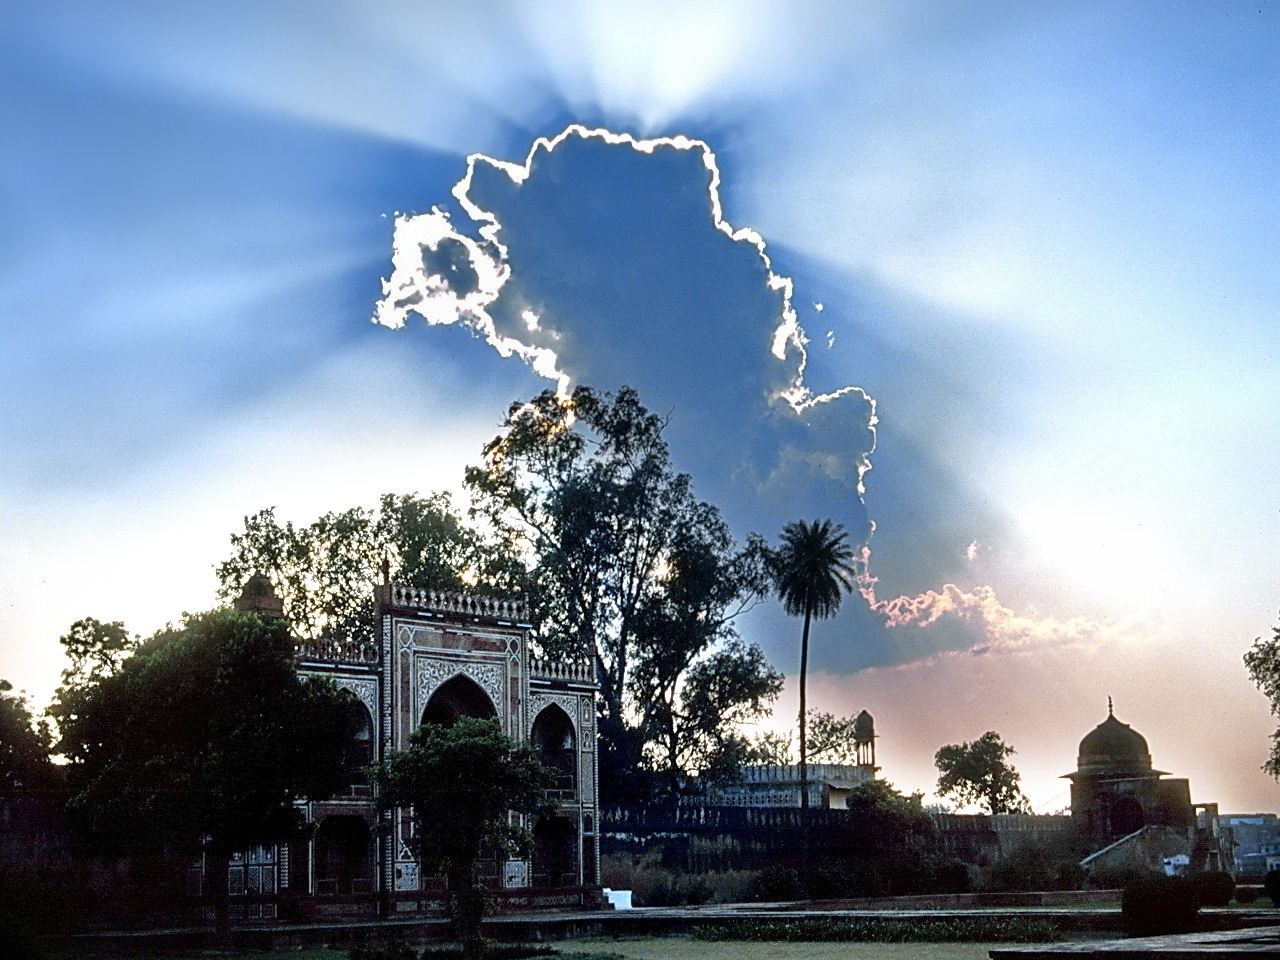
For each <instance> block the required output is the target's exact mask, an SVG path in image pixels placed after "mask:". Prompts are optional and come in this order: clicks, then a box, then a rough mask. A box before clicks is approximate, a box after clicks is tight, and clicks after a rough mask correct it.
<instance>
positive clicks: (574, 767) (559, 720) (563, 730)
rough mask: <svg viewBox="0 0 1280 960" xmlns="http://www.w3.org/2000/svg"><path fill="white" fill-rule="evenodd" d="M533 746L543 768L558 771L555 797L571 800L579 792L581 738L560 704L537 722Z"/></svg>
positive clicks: (546, 710) (531, 738)
mask: <svg viewBox="0 0 1280 960" xmlns="http://www.w3.org/2000/svg"><path fill="white" fill-rule="evenodd" d="M529 743H530V745H531V746H532V747H533V749H534V750H536V751H537V752H538V759H539V761H541V763H542V765H543V766H545V767H549V768H550V769H552V770H554V771H555V774H556V782H555V787H554V792H555V794H554V795H557V796H559V797H560V798H561V799H569V798H571V796H572V795H573V794H574V793H575V792H576V791H577V788H578V735H577V731H576V730H575V729H574V726H573V720H572V719H571V718H570V717H569V714H567V713H566V712H565V711H564V709H563V708H562V707H561V706H560V705H559V704H555V703H552V704H549V705H548V706H546V707H544V708H543V709H542V710H541V711H540V712H539V713H538V715H537V717H535V718H534V721H533V728H532V730H531V731H530V734H529Z"/></svg>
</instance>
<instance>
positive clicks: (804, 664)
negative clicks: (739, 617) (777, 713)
mask: <svg viewBox="0 0 1280 960" xmlns="http://www.w3.org/2000/svg"><path fill="white" fill-rule="evenodd" d="M811 612H812V611H811V604H810V602H809V600H808V599H807V598H806V599H805V603H804V632H803V633H802V634H801V637H800V879H801V882H802V883H804V885H805V889H806V892H807V890H808V887H809V875H810V870H809V751H808V740H807V739H806V727H805V713H806V711H807V710H808V706H809V704H808V699H807V697H806V692H807V691H806V684H807V683H808V680H809V620H810V614H811Z"/></svg>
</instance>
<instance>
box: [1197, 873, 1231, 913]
mask: <svg viewBox="0 0 1280 960" xmlns="http://www.w3.org/2000/svg"><path fill="white" fill-rule="evenodd" d="M1191 886H1192V887H1193V888H1194V889H1195V892H1196V903H1198V904H1199V905H1200V906H1202V907H1225V906H1226V905H1227V904H1228V903H1230V902H1231V896H1232V894H1234V893H1235V892H1236V881H1235V879H1234V878H1233V877H1232V876H1231V874H1229V873H1225V872H1224V871H1222V870H1206V871H1205V872H1204V873H1198V874H1196V875H1195V876H1194V877H1192V878H1191Z"/></svg>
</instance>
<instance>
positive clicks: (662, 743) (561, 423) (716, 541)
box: [467, 387, 781, 792]
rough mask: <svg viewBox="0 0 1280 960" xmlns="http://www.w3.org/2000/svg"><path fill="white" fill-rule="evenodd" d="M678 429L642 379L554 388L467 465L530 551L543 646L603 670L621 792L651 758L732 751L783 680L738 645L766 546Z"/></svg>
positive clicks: (478, 508)
mask: <svg viewBox="0 0 1280 960" xmlns="http://www.w3.org/2000/svg"><path fill="white" fill-rule="evenodd" d="M665 427H666V421H665V420H664V419H663V418H661V417H659V416H657V415H655V414H652V413H650V412H649V411H648V410H646V409H645V408H644V407H643V406H642V405H641V403H640V400H639V398H638V396H637V395H636V393H635V391H634V390H631V389H629V388H623V389H621V390H619V391H618V393H617V394H603V395H602V394H598V393H596V392H595V391H593V390H591V389H590V388H587V387H579V388H577V389H576V390H574V392H573V394H572V395H571V396H569V397H560V396H557V395H556V394H555V393H553V392H550V391H547V392H544V393H542V394H540V395H539V396H537V397H535V398H533V400H531V401H529V402H528V403H521V404H516V405H514V406H513V407H512V408H511V410H510V411H509V413H508V416H507V419H506V422H505V424H504V429H503V432H502V433H501V434H500V435H499V436H498V437H497V438H495V439H494V440H493V441H491V442H490V443H489V444H488V445H487V446H486V447H485V449H484V462H483V464H482V465H480V466H478V467H473V468H470V469H468V471H467V486H468V488H469V489H470V491H471V493H472V495H473V497H474V501H475V512H476V513H477V514H479V515H480V516H482V517H484V518H485V519H486V520H487V521H488V522H489V523H490V524H491V525H492V527H493V528H494V529H495V530H498V531H501V532H502V533H503V536H504V538H506V539H507V540H509V541H510V542H512V543H515V544H518V545H519V547H520V549H521V550H522V552H523V555H524V556H525V557H526V558H527V563H528V566H529V569H530V576H531V580H532V583H531V587H532V593H531V600H532V603H533V608H534V617H535V620H536V621H537V625H538V632H537V642H538V644H539V646H540V647H541V649H542V650H543V651H544V652H545V653H546V654H548V655H550V656H557V657H570V658H582V659H584V660H589V661H590V662H592V663H593V664H594V665H595V668H596V675H597V679H598V680H599V683H600V688H601V714H600V747H601V767H602V778H601V779H602V782H603V783H605V784H607V785H608V786H609V788H610V789H614V790H620V792H621V791H625V790H626V787H625V784H626V782H627V780H628V777H629V776H633V775H634V771H635V770H637V769H639V768H641V767H643V766H645V765H646V764H649V765H652V766H654V767H657V768H659V769H662V770H663V771H665V772H666V773H667V774H668V775H669V776H670V777H671V779H672V780H674V779H675V778H676V777H677V775H678V773H679V770H680V767H681V765H682V764H687V765H688V766H692V767H698V766H703V765H706V764H709V763H715V762H718V760H717V758H719V759H720V760H722V759H723V758H724V757H725V756H727V755H728V754H727V753H726V748H728V747H730V746H731V741H732V740H733V737H734V736H735V734H734V733H733V732H732V731H731V729H730V726H731V724H732V722H733V721H732V720H729V719H728V718H730V717H732V718H734V719H735V720H747V719H751V718H753V717H756V716H758V715H759V714H760V713H761V712H762V711H763V710H764V709H765V707H766V705H767V704H768V703H769V702H770V701H771V700H772V699H773V697H774V696H776V693H777V690H778V689H779V688H780V683H781V677H779V676H778V674H777V673H776V672H774V671H773V670H772V668H770V667H769V665H768V664H767V662H766V661H765V660H764V657H763V655H762V654H760V653H759V651H758V650H755V649H754V648H751V647H748V646H746V645H742V644H737V645H734V644H733V641H734V639H735V637H736V634H735V631H734V629H733V620H734V618H735V617H737V616H738V615H739V614H740V613H742V612H743V611H744V610H746V609H747V608H749V607H750V606H751V605H752V604H753V603H754V602H756V601H757V600H758V598H759V597H760V596H761V595H762V594H763V593H764V592H766V590H767V588H768V580H767V576H766V571H765V568H764V556H765V549H764V544H763V542H762V541H761V540H760V539H759V538H758V537H754V536H752V537H749V538H748V539H747V541H746V543H745V545H743V546H738V545H737V544H735V543H734V541H733V538H732V536H731V535H730V532H729V529H728V525H727V524H726V523H725V522H724V520H723V519H722V518H721V516H720V512H719V511H718V510H717V509H716V508H715V507H714V506H712V505H710V504H708V503H704V502H702V501H699V500H698V499H697V498H696V497H695V496H694V495H693V486H692V481H691V480H690V478H689V476H688V475H687V474H683V473H678V472H676V471H675V470H674V469H673V468H672V465H671V461H670V456H669V452H668V448H667V443H666V440H665V439H664V438H663V431H664V429H665ZM725 671H729V672H725ZM713 707H714V709H715V710H717V711H718V712H719V714H720V716H721V717H722V721H721V723H720V724H719V725H716V724H714V723H713V722H712V719H713V718H712V717H710V716H709V715H708V711H709V710H711V709H712V708H713ZM730 752H732V751H730ZM688 766H686V767H685V769H688ZM633 786H634V784H633Z"/></svg>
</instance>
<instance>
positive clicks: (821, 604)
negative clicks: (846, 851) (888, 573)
mask: <svg viewBox="0 0 1280 960" xmlns="http://www.w3.org/2000/svg"><path fill="white" fill-rule="evenodd" d="M853 556H854V554H853V548H852V547H850V546H849V544H848V542H847V534H846V533H845V532H844V527H842V526H841V525H840V524H838V523H832V522H831V521H830V520H814V521H812V522H808V521H805V520H795V521H792V522H791V523H788V524H787V525H786V526H785V527H784V528H783V530H782V542H781V543H780V544H779V546H778V548H777V549H776V550H774V551H773V552H772V554H771V555H770V558H769V568H770V571H771V572H772V574H773V579H774V585H775V587H776V589H777V591H778V598H779V599H780V600H782V607H783V609H784V610H786V611H787V613H788V614H789V615H790V616H793V617H801V616H802V617H804V628H803V632H802V633H801V637H800V791H801V793H800V806H801V807H805V808H807V807H808V806H809V757H808V750H807V748H808V743H807V738H806V729H805V720H806V713H807V700H806V683H807V681H808V674H809V623H810V621H811V620H825V619H826V618H828V617H833V616H835V614H836V612H837V611H838V610H839V609H840V601H841V600H842V599H843V594H844V593H845V592H847V591H849V590H852V589H853V583H854V572H853V567H852V562H853Z"/></svg>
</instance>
